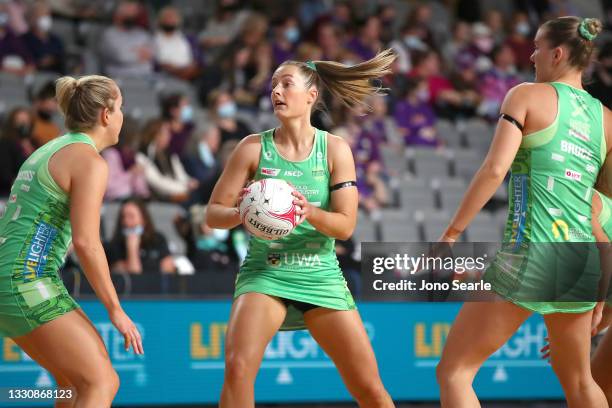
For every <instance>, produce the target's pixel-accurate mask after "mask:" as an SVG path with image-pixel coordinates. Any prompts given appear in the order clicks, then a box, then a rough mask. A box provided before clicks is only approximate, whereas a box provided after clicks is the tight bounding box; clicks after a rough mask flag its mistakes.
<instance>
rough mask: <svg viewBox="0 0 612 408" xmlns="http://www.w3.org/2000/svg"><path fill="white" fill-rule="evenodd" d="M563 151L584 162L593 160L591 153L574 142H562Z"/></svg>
mask: <svg viewBox="0 0 612 408" xmlns="http://www.w3.org/2000/svg"><path fill="white" fill-rule="evenodd" d="M561 151H562V152H564V153H570V154H572V155H574V156H576V157H578V158H581V159H584V160H591V156H592V155H591V152H590V151H589V150H588V149H585V148H584V147H580V146H577V145H575V144H573V143H572V142H568V141H566V140H562V141H561Z"/></svg>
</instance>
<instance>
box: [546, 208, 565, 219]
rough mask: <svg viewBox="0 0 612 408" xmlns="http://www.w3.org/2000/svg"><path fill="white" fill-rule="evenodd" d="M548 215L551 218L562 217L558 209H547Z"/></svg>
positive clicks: (561, 212) (561, 211)
mask: <svg viewBox="0 0 612 408" xmlns="http://www.w3.org/2000/svg"><path fill="white" fill-rule="evenodd" d="M548 213H549V214H550V215H552V216H553V217H561V216H562V215H563V210H562V209H560V208H549V209H548Z"/></svg>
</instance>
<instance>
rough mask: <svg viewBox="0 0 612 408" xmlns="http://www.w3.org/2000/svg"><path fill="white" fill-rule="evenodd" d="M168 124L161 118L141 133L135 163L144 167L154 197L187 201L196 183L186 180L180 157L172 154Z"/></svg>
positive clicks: (187, 178) (187, 177)
mask: <svg viewBox="0 0 612 408" xmlns="http://www.w3.org/2000/svg"><path fill="white" fill-rule="evenodd" d="M170 137H171V136H170V125H169V124H168V122H166V121H163V120H161V119H153V120H151V121H149V122H148V123H147V124H146V125H145V127H144V129H143V132H142V143H143V144H142V148H141V150H140V152H138V153H137V154H136V163H137V164H139V165H140V166H142V167H143V169H144V175H145V178H146V179H147V184H148V185H149V188H150V189H151V191H152V192H153V193H154V194H155V196H156V197H158V198H159V199H162V200H168V201H173V202H179V203H181V202H186V201H188V200H189V198H190V195H191V193H192V191H194V190H196V189H197V188H198V182H197V180H195V179H192V178H191V177H189V175H188V174H187V172H186V171H185V168H184V167H183V164H182V163H181V160H180V158H179V156H178V155H177V154H175V153H171V152H170V151H169V150H168V148H169V146H170Z"/></svg>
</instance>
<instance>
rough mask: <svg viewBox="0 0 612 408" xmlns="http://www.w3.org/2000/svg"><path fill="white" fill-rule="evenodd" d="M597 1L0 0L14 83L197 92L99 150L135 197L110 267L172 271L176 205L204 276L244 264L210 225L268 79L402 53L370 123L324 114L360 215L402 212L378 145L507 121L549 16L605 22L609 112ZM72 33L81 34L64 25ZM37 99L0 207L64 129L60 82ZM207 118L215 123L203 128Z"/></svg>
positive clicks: (176, 97)
mask: <svg viewBox="0 0 612 408" xmlns="http://www.w3.org/2000/svg"><path fill="white" fill-rule="evenodd" d="M498 3H499V4H498ZM590 3H592V4H589V5H585V2H578V1H569V0H537V1H524V0H514V1H510V0H508V1H504V2H493V1H485V0H480V1H476V0H439V1H427V2H425V1H375V0H344V1H340V0H339V1H332V0H302V1H292V2H286V1H280V0H257V1H239V0H218V1H216V2H207V1H206V2H205V1H176V0H175V1H168V0H155V1H108V0H104V1H96V2H90V1H85V0H48V1H28V0H9V1H7V0H3V1H0V71H1V72H2V74H1V75H3V77H2V78H13V79H12V80H17V81H20V80H23V81H25V82H26V83H33V82H32V81H30V82H28V78H31V77H33V76H34V77H36V76H39V75H42V73H46V75H49V73H51V74H55V75H57V76H59V75H64V74H71V75H81V74H86V73H98V72H100V73H103V74H106V75H108V76H111V77H113V78H114V79H117V80H118V81H120V83H121V82H124V83H125V82H129V81H130V78H140V79H141V78H143V77H151V78H164V77H165V78H172V79H173V80H176V81H181V82H182V83H185V84H187V85H188V87H189V89H190V90H192V91H193V92H188V93H185V92H170V93H160V95H159V101H158V102H156V103H158V107H159V115H158V116H157V117H151V118H147V119H146V120H143V119H142V118H138V117H130V115H126V117H125V122H124V125H123V128H122V131H121V136H120V141H119V144H118V145H116V146H114V147H111V148H109V149H107V150H106V151H104V152H102V155H103V156H104V158H105V159H106V161H107V162H108V165H109V169H110V176H109V184H108V190H107V195H106V200H108V201H119V202H122V205H121V210H120V212H119V216H118V219H117V224H116V229H115V231H113V232H112V238H111V239H110V240H109V241H108V242H107V246H106V248H107V254H108V257H109V262H110V263H111V264H112V266H113V268H114V269H116V270H122V271H127V272H132V273H142V272H143V271H144V272H147V271H159V272H163V273H172V272H174V271H175V269H176V265H174V264H173V263H172V258H171V257H170V256H169V255H170V251H169V249H168V245H167V243H166V240H165V238H164V236H163V235H162V234H161V233H159V232H157V231H155V227H154V226H153V223H154V220H153V219H152V218H151V216H150V215H149V214H148V212H147V207H146V204H144V203H145V202H147V201H167V202H173V203H178V204H179V205H180V206H181V207H182V208H183V209H184V212H183V215H182V216H180V217H177V219H176V228H177V230H178V231H179V233H180V234H181V236H182V237H184V239H185V240H186V242H187V255H188V257H189V258H190V260H191V262H192V263H193V264H194V265H195V266H196V269H199V268H205V267H206V266H207V265H209V264H210V263H211V262H212V263H216V264H218V265H227V264H230V263H232V262H238V261H239V260H240V259H241V258H242V257H243V256H244V251H245V245H246V244H245V242H246V240H247V238H246V235H245V233H244V231H241V230H240V229H238V230H234V231H229V232H228V231H217V230H211V229H210V228H208V227H206V226H204V225H203V224H202V222H201V220H202V218H203V213H204V211H205V204H206V203H207V201H208V199H209V197H210V194H211V191H212V188H213V186H214V184H215V182H216V180H217V178H218V177H219V175H220V172H221V171H222V169H223V166H224V164H225V162H226V160H227V158H228V155H229V154H230V153H231V151H232V149H233V147H234V146H235V145H236V143H237V142H238V141H239V140H240V139H242V138H243V137H245V136H246V135H248V134H250V133H253V132H258V131H261V130H264V129H260V128H257V127H254V123H253V122H250V121H248V120H245V119H244V118H245V117H255V118H256V117H258V115H264V114H267V115H268V116H269V115H271V113H270V112H271V105H270V101H269V95H270V78H271V75H272V73H273V72H274V70H275V68H276V67H277V66H278V65H279V64H280V63H282V62H283V61H285V60H288V59H295V60H301V61H305V60H321V59H323V60H334V61H339V62H342V63H345V64H355V63H359V62H360V61H364V60H366V59H369V58H371V57H373V56H374V55H375V54H376V52H378V51H380V50H381V49H384V48H387V47H391V48H393V49H394V50H395V51H396V53H397V55H398V58H397V60H396V63H395V64H394V66H393V74H391V75H389V76H388V77H385V78H383V79H382V80H381V86H383V87H385V88H388V90H389V91H388V95H387V96H384V97H383V96H376V97H373V98H372V99H371V100H370V101H369V104H370V105H371V107H372V112H371V113H370V114H369V115H363V113H365V112H353V111H348V110H347V109H344V108H342V107H341V106H340V105H339V104H338V103H336V102H334V101H332V100H330V99H329V97H326V105H327V109H326V111H324V112H317V113H315V115H314V118H313V123H314V124H315V125H316V126H317V127H319V128H321V129H324V130H329V131H330V132H333V133H335V134H338V135H341V136H343V137H345V138H346V140H347V141H348V142H349V143H350V145H351V147H352V149H353V153H354V156H355V161H356V166H357V172H358V187H359V190H360V206H361V207H362V208H363V209H364V210H365V211H374V210H376V209H377V208H380V207H384V206H388V205H390V204H391V202H392V200H391V198H390V194H389V188H388V187H389V186H388V184H389V179H390V175H391V174H392V173H393V170H394V169H389V168H387V167H386V166H385V163H384V161H383V158H382V155H381V152H380V149H381V146H383V145H385V144H386V145H391V146H396V147H397V148H398V149H401V148H405V147H407V146H418V147H423V148H424V147H431V148H437V149H440V148H444V146H443V145H444V142H443V141H442V140H441V138H440V137H439V135H438V134H437V128H436V123H437V121H438V120H439V119H440V118H444V119H446V120H449V121H453V122H455V123H458V122H461V121H463V120H467V119H470V118H481V119H482V120H483V121H487V122H489V123H494V122H495V121H496V118H497V115H498V112H499V107H500V104H501V102H502V100H503V98H504V96H505V94H506V92H507V91H508V90H509V89H510V88H511V87H513V86H514V85H516V84H518V83H520V82H522V81H530V80H532V79H533V68H532V63H531V61H530V55H531V53H532V52H533V41H532V39H533V36H534V34H535V30H536V29H537V27H538V25H539V24H540V23H541V22H542V21H544V20H546V19H549V18H552V17H555V16H559V15H565V14H576V15H582V14H584V13H588V15H589V16H592V17H593V16H594V17H599V18H601V19H602V20H603V21H604V24H606V28H607V29H606V31H605V32H604V34H603V35H602V36H601V39H600V40H598V45H599V55H598V60H599V63H597V64H595V65H594V67H593V68H592V69H591V71H590V72H589V79H588V81H587V88H588V89H589V90H590V91H591V92H592V93H593V94H594V95H595V96H596V97H598V98H600V99H601V100H602V102H603V103H604V104H606V105H607V106H610V98H611V97H612V43H611V42H610V35H609V33H610V31H609V27H610V21H611V15H612V5H611V4H610V1H607V0H603V1H601V2H600V1H597V0H593V1H592V2H590ZM587 6H588V7H587ZM581 7H582V8H581ZM585 7H586V9H585ZM59 23H62V27H69V28H70V30H71V31H68V32H66V31H65V30H62V32H59V31H58V30H54V27H55V26H56V25H57V24H59ZM92 27H98V28H99V29H98V30H97V31H96V30H93V29H92ZM3 80H6V79H3ZM34 82H36V81H34ZM0 89H1V87H0ZM29 89H30V95H29V97H30V100H31V104H30V105H29V106H21V107H15V108H13V109H11V110H8V111H5V112H3V115H2V117H3V125H2V129H1V133H0V198H1V197H7V196H8V194H9V191H10V186H11V184H12V181H13V180H14V178H15V177H16V174H17V171H18V169H19V166H20V165H21V163H23V161H24V160H25V159H26V158H27V157H28V156H29V154H31V153H32V151H33V150H35V149H36V148H37V147H39V146H41V145H43V144H44V143H46V142H48V141H49V140H51V139H53V138H55V137H57V136H59V135H60V134H61V133H62V132H63V130H64V129H63V126H62V123H61V119H60V118H59V117H58V113H57V104H56V102H55V100H54V86H53V83H52V81H51V82H46V83H42V84H38V86H31V87H30V88H29ZM124 92H125V91H124ZM1 98H2V95H0V99H1ZM124 98H125V95H124ZM202 112H204V113H206V115H205V118H206V119H205V120H198V118H201V117H203V116H202ZM257 123H258V122H257ZM339 246H342V248H339V254H345V253H346V251H352V249H351V248H352V247H351V243H350V242H348V243H339ZM347 248H348V249H347ZM349 258H350V257H348V258H347V259H346V260H344V262H345V263H349V262H350V259H349Z"/></svg>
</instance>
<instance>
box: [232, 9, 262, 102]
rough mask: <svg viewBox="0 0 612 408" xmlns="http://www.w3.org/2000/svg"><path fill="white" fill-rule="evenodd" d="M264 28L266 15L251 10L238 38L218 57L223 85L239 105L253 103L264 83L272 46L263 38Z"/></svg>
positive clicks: (260, 92)
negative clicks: (223, 78)
mask: <svg viewBox="0 0 612 408" xmlns="http://www.w3.org/2000/svg"><path fill="white" fill-rule="evenodd" d="M267 31H268V20H267V18H266V17H265V16H264V15H262V14H251V15H250V16H249V17H248V19H247V20H246V21H245V23H244V26H243V29H242V31H241V33H240V35H239V36H238V38H237V39H236V40H234V41H233V42H232V43H231V44H230V45H229V46H228V47H227V49H226V50H225V51H224V53H223V56H222V57H221V61H222V62H221V68H222V69H223V72H224V75H225V82H226V84H225V85H226V86H227V87H228V88H229V89H230V90H231V92H232V95H233V97H234V99H235V100H236V102H237V103H238V104H239V105H241V106H245V107H251V108H252V107H256V106H257V102H258V101H259V97H260V96H262V95H263V93H264V92H265V90H266V87H267V86H268V83H267V81H268V79H269V78H270V75H271V70H272V49H271V47H270V44H269V43H268V40H267V39H266V34H267Z"/></svg>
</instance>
